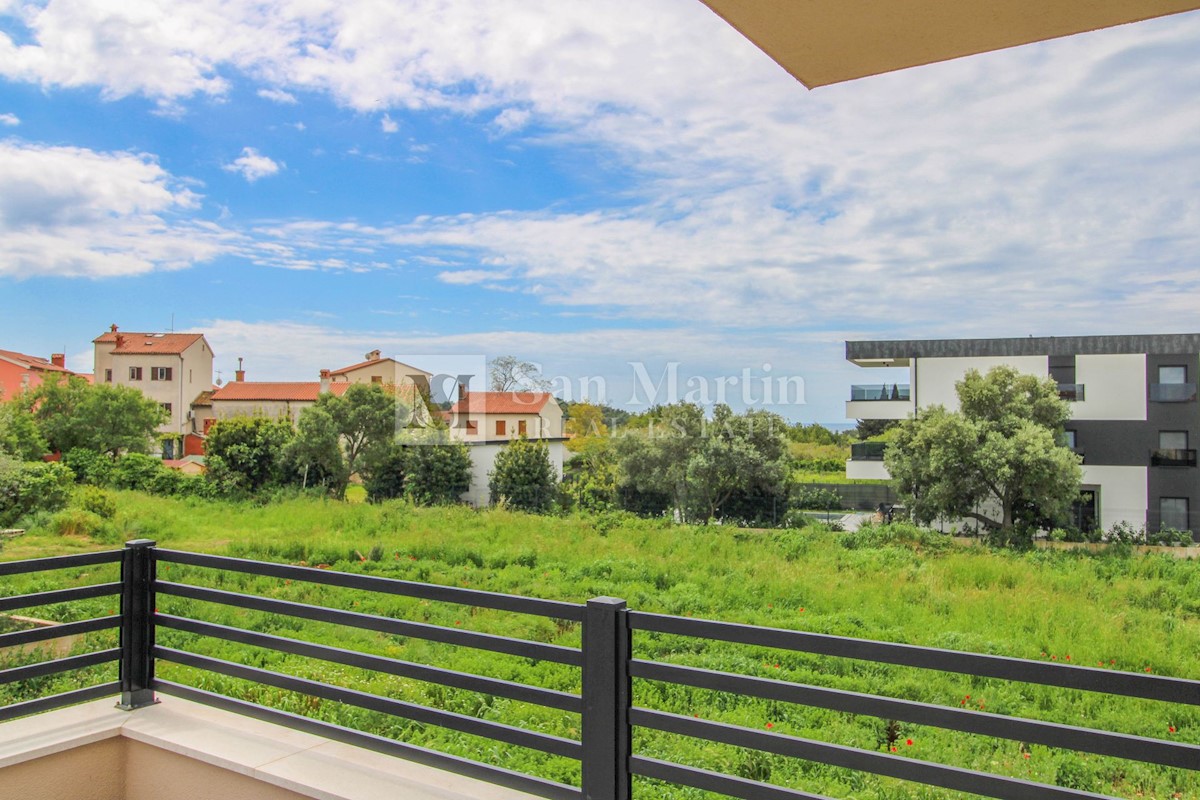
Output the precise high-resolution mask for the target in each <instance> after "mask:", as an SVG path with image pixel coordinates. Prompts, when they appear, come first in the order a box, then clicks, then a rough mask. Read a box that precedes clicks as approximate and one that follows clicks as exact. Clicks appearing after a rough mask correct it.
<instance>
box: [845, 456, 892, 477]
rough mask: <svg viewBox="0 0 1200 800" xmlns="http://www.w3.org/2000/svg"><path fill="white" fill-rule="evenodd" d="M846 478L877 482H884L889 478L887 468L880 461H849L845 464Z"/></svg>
mask: <svg viewBox="0 0 1200 800" xmlns="http://www.w3.org/2000/svg"><path fill="white" fill-rule="evenodd" d="M846 477H847V478H851V479H853V480H879V481H886V480H888V479H889V478H891V477H892V476H891V475H888V471H887V467H885V466H884V465H883V462H882V461H855V460H853V459H851V460H850V461H847V462H846Z"/></svg>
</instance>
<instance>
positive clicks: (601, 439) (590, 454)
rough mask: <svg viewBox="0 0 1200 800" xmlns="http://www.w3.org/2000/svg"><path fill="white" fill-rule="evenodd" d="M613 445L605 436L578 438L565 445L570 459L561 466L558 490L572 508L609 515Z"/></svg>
mask: <svg viewBox="0 0 1200 800" xmlns="http://www.w3.org/2000/svg"><path fill="white" fill-rule="evenodd" d="M613 441H614V440H613V439H611V438H608V437H606V436H580V437H578V438H575V439H572V440H571V441H570V442H568V443H567V444H568V448H569V449H570V450H571V452H572V453H573V455H572V457H571V459H570V460H569V461H568V462H567V463H566V464H564V465H563V470H564V472H565V474H564V475H563V485H562V489H563V492H564V494H566V496H567V497H568V498H569V499H570V501H571V504H572V505H573V506H574V507H575V508H578V509H581V510H583V511H609V510H611V509H613V508H614V507H615V506H616V504H617V475H618V469H617V454H616V448H615V447H614V446H613ZM572 445H573V446H572Z"/></svg>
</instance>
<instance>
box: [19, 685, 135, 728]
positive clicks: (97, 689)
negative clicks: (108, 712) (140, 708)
mask: <svg viewBox="0 0 1200 800" xmlns="http://www.w3.org/2000/svg"><path fill="white" fill-rule="evenodd" d="M120 691H121V682H120V681H112V682H111V683H101V684H97V685H96V686H88V687H86V688H84V689H75V690H72V691H70V692H62V693H61V694H52V695H50V696H49V697H39V698H37V699H36V700H26V701H24V702H21V703H13V704H12V705H10V706H0V722H6V721H8V720H10V719H16V718H17V717H27V716H29V715H30V714H40V713H42V712H43V711H53V710H54V709H56V708H63V707H65V706H73V705H76V704H78V703H86V702H88V701H89V700H99V699H100V698H102V697H112V696H113V695H115V694H117V693H119V692H120Z"/></svg>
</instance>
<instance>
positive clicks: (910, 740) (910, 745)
mask: <svg viewBox="0 0 1200 800" xmlns="http://www.w3.org/2000/svg"><path fill="white" fill-rule="evenodd" d="M904 743H905V744H906V745H908V746H909V747H912V739H905V740H904Z"/></svg>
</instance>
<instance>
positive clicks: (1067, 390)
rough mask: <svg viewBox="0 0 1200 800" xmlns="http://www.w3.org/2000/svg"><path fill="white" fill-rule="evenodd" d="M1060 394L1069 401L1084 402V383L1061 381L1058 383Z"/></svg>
mask: <svg viewBox="0 0 1200 800" xmlns="http://www.w3.org/2000/svg"><path fill="white" fill-rule="evenodd" d="M1058 396H1059V399H1061V400H1066V401H1067V402H1069V403H1082V402H1083V384H1082V383H1060V384H1059V385H1058Z"/></svg>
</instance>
